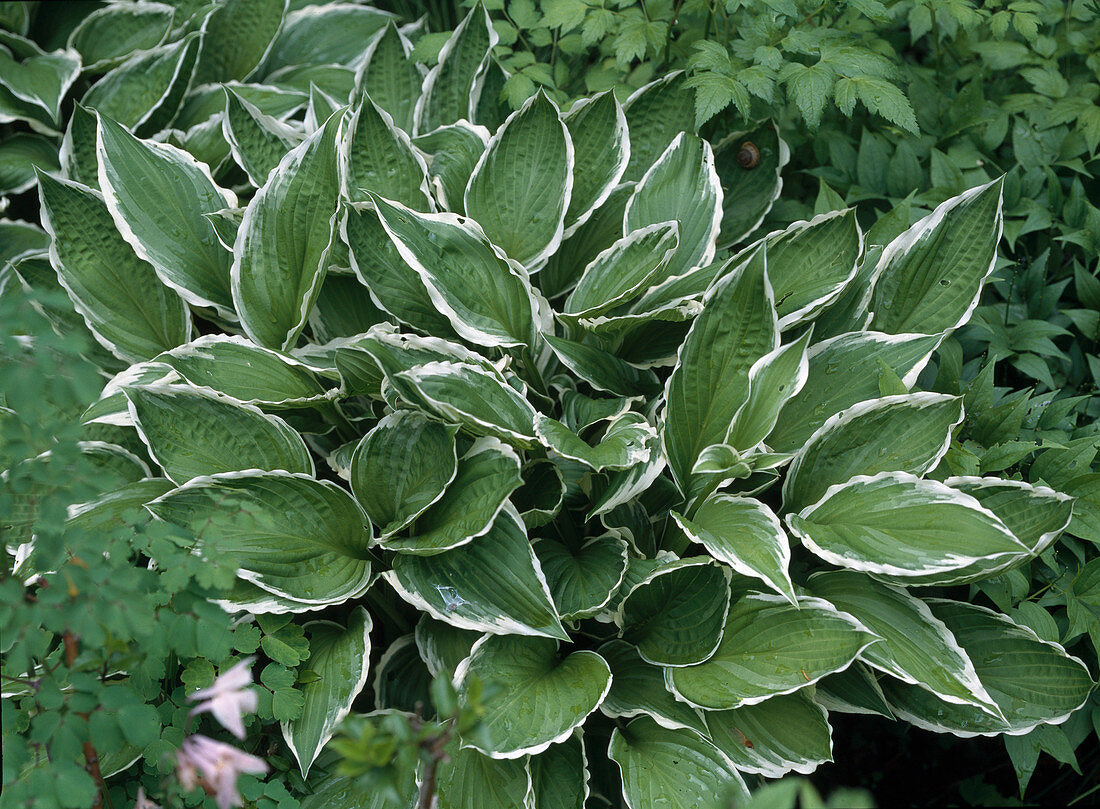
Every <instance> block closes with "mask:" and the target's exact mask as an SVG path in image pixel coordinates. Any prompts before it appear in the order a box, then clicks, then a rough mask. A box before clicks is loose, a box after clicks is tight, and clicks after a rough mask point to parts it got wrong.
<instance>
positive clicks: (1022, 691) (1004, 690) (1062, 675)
mask: <svg viewBox="0 0 1100 809" xmlns="http://www.w3.org/2000/svg"><path fill="white" fill-rule="evenodd" d="M927 603H928V606H929V607H930V608H931V610H932V614H933V615H935V616H936V617H937V618H938V619H939V620H941V621H943V622H944V623H945V624H946V625H947V628H948V629H949V630H950V631H951V632H952V633H953V634H954V635H955V637H956V638H957V639H958V641H959V645H960V646H962V648H963V650H964V651H965V652H966V653H967V655H969V657H970V659H971V660H973V661H974V668H975V669H976V671H977V673H978V679H979V680H981V682H982V684H983V685H984V686H985V688H986V691H987V692H988V693H989V695H990V696H991V697H992V698H993V701H994V702H996V703H997V706H998V707H999V708H1000V709H1001V713H1002V714H1003V715H1004V717H1005V719H1006V720H1007V721H1004V722H1002V721H1000V720H998V719H994V718H993V717H992V716H989V715H988V714H986V713H982V712H980V711H979V710H978V709H976V708H973V707H970V706H966V705H952V704H951V703H947V702H944V701H943V700H941V699H938V698H937V697H936V696H934V695H933V694H932V693H931V692H929V691H926V690H924V689H922V688H918V687H917V686H914V685H906V684H904V683H899V682H897V681H896V680H886V681H884V682H883V690H884V691H885V693H886V698H887V699H888V700H889V701H890V705H891V706H892V707H893V708H894V711H895V712H896V713H897V715H898V716H899V717H901V718H902V719H904V720H906V721H907V722H910V723H912V724H913V725H916V726H917V727H919V728H923V729H925V730H932V731H936V732H938V733H952V734H954V735H956V736H962V737H969V736H994V735H998V734H1001V733H1008V734H1010V735H1013V736H1018V735H1021V734H1024V733H1027V732H1029V731H1030V730H1032V729H1033V728H1035V727H1037V726H1038V725H1040V724H1047V723H1049V724H1059V723H1061V722H1064V721H1065V720H1066V719H1067V718H1069V715H1070V714H1071V713H1072V712H1074V711H1075V710H1077V709H1078V708H1079V707H1081V705H1082V704H1084V701H1085V700H1086V699H1087V698H1088V695H1089V692H1090V691H1091V689H1092V688H1093V686H1094V683H1093V681H1092V678H1091V676H1090V675H1089V672H1088V669H1087V668H1086V667H1085V664H1084V663H1083V662H1082V661H1080V660H1078V659H1077V658H1076V657H1072V656H1071V655H1068V654H1066V651H1065V649H1063V648H1062V647H1061V646H1059V645H1058V644H1056V643H1051V642H1048V641H1043V640H1040V639H1039V637H1038V636H1037V635H1036V634H1035V633H1034V632H1033V631H1032V630H1030V629H1028V628H1026V627H1023V626H1019V625H1017V624H1015V623H1014V622H1013V621H1011V620H1010V619H1009V618H1007V617H1005V616H1004V615H1000V614H999V613H996V612H993V611H992V610H989V609H986V608H984V607H979V606H975V605H972V604H962V603H960V602H957V601H944V600H940V599H929V600H928V602H927Z"/></svg>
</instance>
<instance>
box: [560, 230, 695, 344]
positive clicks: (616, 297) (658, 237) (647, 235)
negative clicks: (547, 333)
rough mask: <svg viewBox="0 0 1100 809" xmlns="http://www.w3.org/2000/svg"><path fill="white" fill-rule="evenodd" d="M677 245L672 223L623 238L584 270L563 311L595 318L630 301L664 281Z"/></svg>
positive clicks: (677, 239)
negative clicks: (666, 269)
mask: <svg viewBox="0 0 1100 809" xmlns="http://www.w3.org/2000/svg"><path fill="white" fill-rule="evenodd" d="M679 242H680V237H679V227H678V225H677V224H676V223H675V222H659V223H657V224H655V225H649V226H647V227H644V228H640V229H638V230H636V231H633V232H631V233H629V234H627V235H626V236H624V237H623V238H621V239H619V240H618V241H617V242H615V243H614V244H613V245H611V246H610V247H608V248H607V249H606V250H604V251H602V252H601V253H600V254H599V255H597V256H596V257H595V258H594V259H592V261H591V262H589V264H588V266H586V267H585V268H584V272H583V273H582V274H581V277H580V280H579V281H577V286H576V287H575V288H574V289H573V291H572V292H571V293H570V294H569V297H567V298H566V299H565V306H564V309H563V311H564V312H565V313H566V314H569V315H572V316H575V318H581V317H595V316H597V315H600V314H603V313H604V312H606V311H608V310H609V309H612V308H614V307H615V306H618V305H619V304H623V303H627V302H629V301H631V300H633V299H634V298H636V297H638V296H639V295H640V294H641V293H643V292H645V291H646V290H648V289H649V288H650V287H652V286H654V285H655V284H657V283H660V282H661V281H663V280H665V278H666V273H665V268H666V267H667V266H668V262H669V261H670V260H671V259H672V256H673V255H674V254H675V253H676V249H677V247H678V246H679ZM575 318H574V317H570V318H569V319H568V321H567V322H571V321H573V320H574V319H575ZM564 319H565V318H563V320H564Z"/></svg>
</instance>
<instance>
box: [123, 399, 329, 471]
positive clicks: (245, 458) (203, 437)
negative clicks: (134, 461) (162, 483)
mask: <svg viewBox="0 0 1100 809" xmlns="http://www.w3.org/2000/svg"><path fill="white" fill-rule="evenodd" d="M126 398H127V399H128V400H129V402H130V417H131V418H132V419H133V420H134V423H135V424H136V425H137V428H138V434H139V435H140V436H141V440H142V441H144V442H145V444H146V445H147V446H148V447H149V453H150V455H152V457H153V459H154V460H155V461H156V462H157V463H158V464H160V465H161V467H162V468H163V469H164V471H165V473H166V474H167V475H168V477H170V478H171V479H172V480H174V481H176V482H177V483H184V482H186V481H188V480H191V478H195V477H198V476H200V475H214V474H217V473H219V472H236V471H238V470H241V469H263V470H266V471H274V470H276V469H281V470H283V471H285V472H302V473H305V474H308V475H312V474H313V472H314V469H313V459H312V458H311V457H310V454H309V450H308V449H306V445H305V442H304V441H302V437H301V436H300V435H299V434H298V433H297V432H295V431H294V430H293V429H292V428H291V427H290V426H289V425H287V423H286V422H285V421H283V420H282V419H280V418H277V417H275V416H269V415H267V414H266V413H263V412H262V411H261V410H259V409H258V408H256V407H253V406H251V405H246V404H241V403H239V402H233V401H232V400H226V399H222V398H217V397H215V396H212V395H210V394H206V393H202V392H200V391H198V390H195V389H193V388H188V387H183V386H179V385H172V386H168V385H135V386H132V387H128V388H126Z"/></svg>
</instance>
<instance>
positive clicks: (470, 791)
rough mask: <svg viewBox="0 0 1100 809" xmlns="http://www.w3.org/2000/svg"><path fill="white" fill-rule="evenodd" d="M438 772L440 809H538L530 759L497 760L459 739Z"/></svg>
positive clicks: (437, 789) (450, 748)
mask: <svg viewBox="0 0 1100 809" xmlns="http://www.w3.org/2000/svg"><path fill="white" fill-rule="evenodd" d="M446 752H447V757H446V758H445V759H444V760H443V762H442V763H440V765H439V767H438V770H437V773H436V794H437V796H438V802H437V807H438V809H535V807H534V805H533V803H532V802H531V798H532V796H531V772H530V769H529V765H528V761H527V759H505V760H502V759H494V758H490V757H489V756H486V755H483V754H482V753H479V752H478V751H477V750H475V749H474V748H472V747H463V748H461V749H460V748H459V746H458V742H457V740H456V741H455V742H453V743H452V745H451V746H449V747H448V748H447V749H446Z"/></svg>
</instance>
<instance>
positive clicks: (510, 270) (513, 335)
mask: <svg viewBox="0 0 1100 809" xmlns="http://www.w3.org/2000/svg"><path fill="white" fill-rule="evenodd" d="M373 201H374V204H375V207H376V209H377V210H378V216H379V218H380V219H381V221H382V225H383V226H384V227H385V229H386V232H387V233H388V234H389V236H390V239H391V240H392V241H393V243H394V245H395V246H396V247H397V250H398V252H399V253H400V254H401V257H402V258H403V259H404V260H405V261H406V262H407V263H408V264H409V266H410V267H412V268H413V269H414V270H415V271H416V273H417V275H419V276H420V280H421V281H422V282H423V283H424V286H425V288H426V289H427V290H428V295H429V297H430V298H431V300H432V303H433V304H434V305H435V307H436V308H437V309H438V310H439V311H440V312H441V313H442V314H443V315H445V316H446V317H447V319H448V320H450V322H451V326H453V327H454V330H455V331H456V332H458V334H459V335H460V336H461V337H463V338H464V339H466V340H469V341H470V342H472V343H475V344H477V345H484V346H490V347H495V346H516V345H530V344H531V342H532V341H533V340H534V334H533V332H534V329H535V322H536V317H537V315H536V304H535V299H534V297H533V291H532V289H531V283H530V281H529V280H528V278H527V275H526V273H525V271H524V270H523V268H522V267H520V266H519V265H518V264H516V263H515V262H514V261H512V260H510V259H508V258H506V257H505V256H504V255H503V254H502V253H500V252H498V250H497V249H496V248H495V247H494V245H492V244H491V243H490V242H489V241H488V239H487V238H486V236H485V234H484V233H483V232H482V230H481V228H479V227H478V226H477V225H476V224H475V223H473V222H471V221H470V220H468V219H464V218H463V217H460V216H457V215H456V214H451V213H440V214H421V213H417V212H415V211H412V210H410V209H408V208H406V207H405V206H403V205H398V204H395V203H391V202H388V201H386V200H383V199H380V198H378V197H373Z"/></svg>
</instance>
